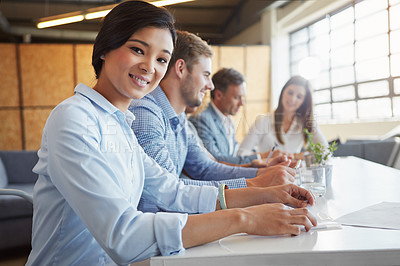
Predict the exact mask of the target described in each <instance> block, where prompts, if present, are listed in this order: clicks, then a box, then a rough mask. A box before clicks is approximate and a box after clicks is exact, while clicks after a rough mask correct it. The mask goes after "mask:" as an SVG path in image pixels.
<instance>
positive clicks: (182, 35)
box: [165, 31, 214, 76]
mask: <svg viewBox="0 0 400 266" xmlns="http://www.w3.org/2000/svg"><path fill="white" fill-rule="evenodd" d="M176 33H177V38H176V43H175V48H174V52H173V54H172V58H171V60H170V62H169V65H168V70H167V73H166V74H165V76H167V74H168V72H169V70H170V69H171V68H172V67H173V66H174V65H175V63H176V61H177V60H179V59H183V60H184V61H185V64H186V66H187V68H188V70H189V72H191V71H192V68H193V66H194V65H195V64H197V63H198V61H199V56H205V57H210V58H211V57H212V56H213V54H214V53H213V51H212V50H211V47H210V46H209V45H208V44H207V42H205V41H204V40H202V39H201V38H200V37H199V36H197V35H194V34H193V33H190V32H187V31H177V32H176Z"/></svg>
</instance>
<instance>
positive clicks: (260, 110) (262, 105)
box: [243, 101, 269, 133]
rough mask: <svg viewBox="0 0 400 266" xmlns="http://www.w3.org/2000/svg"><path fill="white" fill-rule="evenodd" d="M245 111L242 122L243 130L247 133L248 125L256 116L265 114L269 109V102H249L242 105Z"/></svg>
mask: <svg viewBox="0 0 400 266" xmlns="http://www.w3.org/2000/svg"><path fill="white" fill-rule="evenodd" d="M244 109H245V113H246V121H244V122H243V126H244V131H245V132H246V133H247V132H248V131H249V129H250V127H251V126H252V125H253V124H254V121H256V118H257V116H259V115H265V114H267V113H268V111H269V104H268V103H267V102H264V101H258V102H255V101H254V102H251V104H246V105H245V106H244Z"/></svg>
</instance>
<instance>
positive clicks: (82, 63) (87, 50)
mask: <svg viewBox="0 0 400 266" xmlns="http://www.w3.org/2000/svg"><path fill="white" fill-rule="evenodd" d="M92 51H93V45H91V44H77V45H75V73H76V81H75V82H74V83H75V84H78V83H83V84H86V85H88V86H89V87H93V86H94V85H95V84H96V75H95V73H94V69H93V66H92Z"/></svg>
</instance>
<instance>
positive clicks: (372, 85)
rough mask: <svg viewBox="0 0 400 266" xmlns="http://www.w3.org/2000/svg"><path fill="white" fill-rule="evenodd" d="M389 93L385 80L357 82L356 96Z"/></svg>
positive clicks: (374, 95) (363, 96) (373, 95)
mask: <svg viewBox="0 0 400 266" xmlns="http://www.w3.org/2000/svg"><path fill="white" fill-rule="evenodd" d="M385 95H389V82H388V81H387V80H381V81H375V82H368V83H362V84H358V96H360V97H361V98H367V97H376V96H385Z"/></svg>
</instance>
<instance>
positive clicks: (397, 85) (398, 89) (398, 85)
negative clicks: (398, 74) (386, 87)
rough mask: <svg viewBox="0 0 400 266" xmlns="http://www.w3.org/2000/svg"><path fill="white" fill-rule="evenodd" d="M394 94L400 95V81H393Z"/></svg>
mask: <svg viewBox="0 0 400 266" xmlns="http://www.w3.org/2000/svg"><path fill="white" fill-rule="evenodd" d="M393 86H394V93H395V94H400V79H395V80H393Z"/></svg>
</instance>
